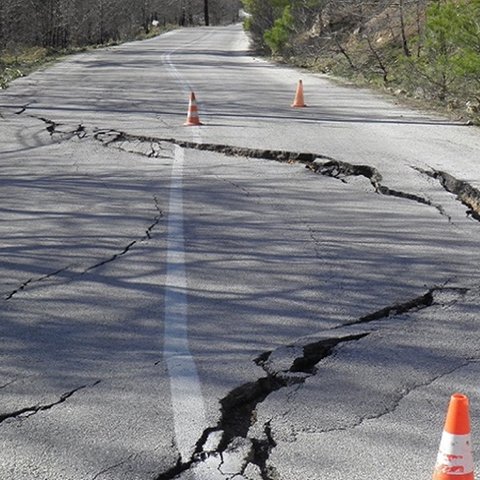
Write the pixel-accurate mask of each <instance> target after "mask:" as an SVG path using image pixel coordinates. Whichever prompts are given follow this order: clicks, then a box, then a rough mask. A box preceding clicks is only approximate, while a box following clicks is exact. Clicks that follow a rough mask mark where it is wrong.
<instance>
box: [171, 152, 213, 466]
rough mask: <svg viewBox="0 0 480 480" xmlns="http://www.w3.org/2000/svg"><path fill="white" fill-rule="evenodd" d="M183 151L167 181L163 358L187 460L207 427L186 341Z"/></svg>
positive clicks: (178, 435) (178, 437)
mask: <svg viewBox="0 0 480 480" xmlns="http://www.w3.org/2000/svg"><path fill="white" fill-rule="evenodd" d="M183 164H184V151H183V149H182V148H180V147H175V155H174V160H173V166H172V177H171V184H170V200H169V210H168V211H169V214H168V232H167V235H168V238H167V274H166V280H165V332H164V359H165V361H166V363H167V368H168V374H169V376H170V388H171V399H172V409H173V421H174V429H175V437H176V443H177V448H178V451H179V452H180V455H181V460H182V461H188V460H190V458H191V456H192V455H193V453H194V450H195V443H196V441H197V440H198V439H199V438H200V437H201V435H202V433H203V431H204V430H205V429H206V428H207V420H206V415H205V406H204V401H203V396H202V391H201V387H200V380H199V377H198V373H197V367H196V365H195V361H194V359H193V357H192V355H191V353H190V348H189V342H188V303H187V278H186V272H185V246H184V229H183V180H182V176H183Z"/></svg>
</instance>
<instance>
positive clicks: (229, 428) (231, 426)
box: [156, 332, 369, 480]
mask: <svg viewBox="0 0 480 480" xmlns="http://www.w3.org/2000/svg"><path fill="white" fill-rule="evenodd" d="M368 334H369V333H368V332H362V333H357V334H352V335H344V336H339V337H337V338H325V339H321V340H318V341H315V342H312V343H307V344H305V345H303V348H302V351H303V354H302V356H300V357H298V358H296V359H295V360H294V361H293V362H292V364H291V366H290V368H289V369H287V370H285V371H278V372H272V371H271V369H268V368H264V370H265V372H266V374H267V375H266V376H265V377H261V378H259V379H258V380H256V381H254V382H248V383H246V384H244V385H241V386H239V387H237V388H235V389H234V390H232V391H231V392H230V393H229V394H228V395H227V396H226V397H224V398H223V399H222V400H221V401H220V406H221V417H220V420H219V422H218V424H217V426H215V427H209V428H208V429H206V430H205V431H204V432H203V434H202V436H201V438H200V439H199V441H198V442H197V444H196V449H195V453H194V454H193V456H192V458H191V459H190V460H189V461H187V462H181V459H178V461H177V463H176V465H175V466H174V467H172V468H171V469H169V470H168V471H166V472H164V473H162V474H160V475H159V476H158V477H157V479H156V480H171V479H173V478H175V477H178V476H179V475H181V474H182V473H183V472H185V471H186V470H188V469H190V468H192V467H195V466H196V465H198V464H200V463H201V462H204V461H206V460H208V459H209V458H211V457H217V456H218V457H220V458H222V459H223V455H224V454H225V453H226V452H227V451H228V450H229V449H230V450H232V449H233V448H232V445H234V444H235V442H236V441H237V440H238V439H239V438H243V439H247V440H249V441H250V442H251V446H250V451H249V452H248V455H247V458H246V459H244V460H245V461H244V463H245V467H246V465H247V464H248V463H252V464H255V465H256V466H257V467H258V468H259V470H260V472H261V475H262V478H263V479H264V480H272V479H273V478H274V477H275V475H274V472H273V471H272V468H271V466H269V465H268V458H269V455H270V452H271V451H272V449H273V448H275V446H276V443H275V440H274V438H273V435H272V431H271V427H270V424H269V422H267V423H266V424H265V425H264V427H263V432H264V437H263V438H249V437H248V433H249V431H250V428H251V427H252V425H254V424H255V423H256V421H257V420H256V409H257V406H258V405H259V404H260V403H262V402H263V401H264V400H265V399H266V398H267V397H268V396H269V395H270V394H271V393H273V392H275V391H277V390H280V389H281V388H284V387H288V386H291V385H294V384H300V383H304V382H305V381H306V379H307V378H309V377H310V376H312V375H314V374H315V371H316V370H315V365H317V364H318V363H319V362H320V361H321V360H323V359H324V358H326V357H328V356H329V355H331V354H332V352H333V351H334V349H335V347H336V346H338V345H339V344H341V343H344V342H349V341H356V340H360V339H361V338H363V337H365V336H367V335H368ZM271 353H272V352H265V353H264V354H262V355H260V356H259V357H257V359H255V363H256V364H257V365H259V366H261V367H264V365H265V363H266V362H267V361H268V359H269V357H270V355H271ZM298 372H302V373H305V375H303V376H299V375H295V374H296V373H298ZM289 374H291V375H289ZM215 433H219V434H221V438H220V440H219V442H218V445H217V446H216V448H215V449H214V450H209V451H206V450H205V446H206V444H207V441H208V440H209V438H210V436H211V435H212V434H215ZM222 463H223V460H222ZM222 463H221V464H220V467H219V469H220V471H221V466H222ZM238 473H239V474H241V473H242V472H238ZM224 475H225V476H226V477H227V474H224Z"/></svg>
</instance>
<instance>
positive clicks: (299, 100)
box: [292, 80, 306, 108]
mask: <svg viewBox="0 0 480 480" xmlns="http://www.w3.org/2000/svg"><path fill="white" fill-rule="evenodd" d="M292 107H293V108H303V107H306V105H305V100H304V99H303V82H302V81H301V80H299V81H298V85H297V92H296V93H295V100H294V101H293V103H292Z"/></svg>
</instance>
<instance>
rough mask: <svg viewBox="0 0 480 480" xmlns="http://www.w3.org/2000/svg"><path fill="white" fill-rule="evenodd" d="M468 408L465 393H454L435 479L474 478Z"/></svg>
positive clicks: (441, 443) (471, 479) (457, 479)
mask: <svg viewBox="0 0 480 480" xmlns="http://www.w3.org/2000/svg"><path fill="white" fill-rule="evenodd" d="M468 408H469V407H468V398H467V397H466V396H465V395H462V394H461V393H455V394H453V395H452V397H451V398H450V404H449V406H448V411H447V418H446V421H445V427H444V430H443V433H442V439H441V441H440V448H439V450H438V456H437V462H436V464H435V469H434V472H433V480H474V474H473V471H474V467H473V455H472V441H471V438H470V414H469V411H468Z"/></svg>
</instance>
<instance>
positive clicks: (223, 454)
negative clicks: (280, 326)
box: [0, 112, 480, 480]
mask: <svg viewBox="0 0 480 480" xmlns="http://www.w3.org/2000/svg"><path fill="white" fill-rule="evenodd" d="M22 113H23V112H22ZM40 120H42V121H43V122H44V123H46V124H47V131H48V133H49V134H50V136H51V137H52V138H58V137H57V136H59V138H60V139H61V141H63V140H70V139H71V138H74V137H76V138H78V139H81V140H84V139H87V138H91V139H93V140H95V141H97V142H100V143H101V144H102V145H104V146H105V147H113V148H118V149H120V150H124V151H128V152H130V153H136V154H140V155H145V156H147V157H150V158H159V157H162V156H164V155H165V156H169V152H170V151H171V148H172V146H174V145H177V146H179V147H182V148H186V149H194V150H201V151H210V152H215V153H220V154H224V155H228V156H241V157H246V158H253V159H255V158H258V159H264V160H275V161H279V162H291V163H303V164H305V165H306V167H307V168H308V169H310V170H311V171H313V172H314V173H316V174H320V175H323V176H329V177H333V178H337V179H339V180H342V181H344V180H345V178H347V177H349V176H362V177H364V178H366V179H368V180H369V182H370V183H371V185H372V187H373V189H374V191H375V192H376V193H378V194H381V195H387V196H393V197H398V198H403V199H406V200H410V201H414V202H417V203H420V204H422V205H426V206H429V207H433V208H435V209H436V210H437V211H438V212H439V213H440V214H441V215H444V216H445V212H444V210H443V208H442V207H441V206H440V205H436V204H433V203H432V202H431V201H430V200H429V199H427V198H424V197H422V196H419V195H416V194H411V193H408V192H401V191H398V190H394V189H391V188H389V187H387V186H385V185H383V183H382V180H383V179H382V175H381V173H380V172H379V171H378V169H376V168H374V167H371V166H368V165H354V164H350V163H346V162H339V161H337V160H334V159H332V158H329V157H326V156H323V155H321V154H313V153H304V152H290V151H280V150H262V149H249V148H243V147H234V146H230V145H219V144H208V143H197V142H191V141H183V140H177V139H173V138H154V137H145V136H135V135H131V134H127V133H125V132H120V131H117V130H112V129H101V130H94V131H92V132H90V131H88V130H87V129H86V128H85V127H84V126H83V125H79V126H78V127H76V128H75V129H73V130H68V129H67V130H65V129H61V128H60V127H61V126H60V125H59V124H56V123H55V122H52V121H49V120H47V119H44V118H40ZM419 171H420V170H419ZM420 173H424V174H428V175H429V176H431V177H432V178H435V179H438V180H439V181H440V183H441V185H442V186H443V188H444V189H445V190H447V191H449V192H451V193H454V194H455V195H457V199H458V200H459V201H461V202H462V203H463V204H465V205H466V206H467V207H468V208H469V213H470V214H471V215H472V216H473V217H474V218H475V219H476V220H480V192H479V191H478V190H477V189H475V188H474V187H473V186H472V185H470V184H468V183H467V182H464V181H460V180H457V179H456V178H454V177H453V176H452V175H450V174H447V173H445V172H440V171H435V170H432V171H431V172H425V171H421V172H420ZM156 203H157V202H156ZM157 208H158V203H157ZM158 210H159V215H158V217H156V219H155V222H157V223H158V221H159V220H160V218H161V216H162V214H161V211H160V209H159V208H158ZM155 222H154V225H155V224H156V223H155ZM153 228H154V227H153V226H152V227H151V228H149V229H147V233H146V238H150V232H151V230H152V229H153ZM141 241H143V240H141ZM135 243H136V241H134V242H132V243H130V244H129V245H128V246H127V248H126V249H125V250H124V251H122V252H121V253H119V254H116V255H114V256H113V257H111V258H110V259H107V260H105V261H104V262H102V263H98V264H96V265H94V266H92V267H90V268H89V269H87V270H86V271H88V270H90V269H92V268H96V267H98V266H100V265H103V264H105V263H108V262H109V261H113V260H115V259H116V258H118V257H119V256H121V255H124V254H125V253H127V252H128V250H129V249H130V248H131V247H132V246H133V245H134V244H135ZM27 284H28V282H27ZM27 284H26V285H24V286H23V287H21V288H20V289H19V290H21V289H23V288H25V287H26V286H27ZM446 290H448V291H449V292H450V293H453V294H455V295H457V296H458V297H461V296H462V295H465V294H466V293H467V292H468V291H469V289H468V288H450V287H445V286H440V287H438V286H435V287H432V288H430V289H429V290H428V291H427V292H426V293H423V294H421V295H419V296H417V297H415V298H413V299H410V300H407V301H405V302H401V303H397V304H394V305H390V306H386V307H384V308H382V309H380V310H377V311H375V312H372V313H370V314H368V315H364V316H363V317H361V318H358V319H356V320H352V321H351V322H350V323H346V324H343V325H341V326H338V327H335V328H332V329H331V330H330V331H326V332H321V333H320V334H319V335H318V336H317V337H315V338H314V339H313V338H310V339H307V340H305V339H304V340H302V341H298V342H296V343H293V344H290V345H286V346H283V347H279V348H277V349H276V350H274V351H269V352H264V353H263V354H262V355H260V356H258V357H257V358H256V359H255V363H256V364H257V365H258V366H260V367H261V368H262V369H263V370H264V372H265V374H266V375H265V376H263V377H261V378H259V379H257V380H255V381H252V382H249V383H246V384H244V385H241V386H239V387H237V388H235V389H234V390H232V391H231V392H230V393H229V394H228V395H227V396H225V397H224V398H223V399H222V400H221V401H220V405H219V408H220V420H219V421H218V423H217V425H215V426H213V427H209V428H207V429H206V430H205V431H204V432H203V434H202V436H201V437H200V438H199V439H198V441H197V443H196V448H195V452H194V454H193V455H192V457H191V458H190V459H188V460H185V459H181V458H179V459H178V461H177V463H176V465H174V466H173V467H172V468H170V469H168V470H167V471H165V472H163V473H161V474H159V475H158V476H157V480H171V479H174V478H179V479H181V478H183V476H184V475H186V474H187V473H188V472H190V471H193V472H195V471H196V470H201V469H206V471H207V472H211V475H209V477H210V478H212V480H214V479H215V478H217V477H218V478H222V479H233V478H237V479H241V478H250V476H249V475H247V473H246V472H248V471H251V472H253V473H252V478H262V479H264V480H273V479H275V477H276V473H275V471H274V469H272V466H271V465H269V462H268V460H269V456H270V454H271V452H272V450H273V449H274V448H275V447H276V442H275V439H274V435H273V433H272V427H271V421H267V422H266V423H264V425H261V426H260V428H257V429H256V431H257V432H258V431H261V432H262V435H261V436H259V435H258V434H252V426H253V425H254V424H255V423H256V421H257V420H256V410H257V408H258V406H259V405H260V404H261V403H262V402H264V401H265V400H266V399H267V398H268V397H269V395H270V394H272V393H273V392H276V391H278V390H280V389H282V388H286V387H290V386H293V385H301V384H303V383H304V382H305V381H306V380H307V379H308V378H310V377H311V376H313V375H315V374H316V372H317V365H318V364H319V363H320V362H321V361H322V360H324V359H325V358H327V357H328V356H330V355H332V354H333V353H334V352H335V351H336V348H337V347H338V346H339V345H341V344H343V343H346V342H353V341H361V340H362V339H363V338H364V337H367V336H368V335H369V334H370V333H371V331H372V329H374V328H376V327H375V326H373V325H372V326H371V328H370V329H369V328H367V327H366V324H369V323H372V322H375V321H379V320H384V319H387V318H391V317H395V316H399V315H404V314H408V313H410V312H415V311H418V310H421V309H425V308H429V307H431V306H432V305H435V304H438V302H436V300H435V297H436V295H437V294H439V293H442V292H445V291H446ZM457 368H460V367H458V366H455V367H454V368H453V369H452V371H455V370H456V369H457ZM448 373H449V372H447V373H445V372H442V373H441V374H439V375H438V376H436V377H434V378H433V379H432V378H430V379H429V380H428V383H431V382H432V381H435V380H436V379H438V378H439V377H440V376H442V375H445V374H448ZM428 383H423V384H422V385H426V384H428ZM422 385H416V386H415V387H412V388H411V389H410V391H411V390H412V389H413V388H418V387H419V386H422ZM81 388H85V387H81ZM77 390H78V389H77ZM77 390H75V391H77ZM75 391H73V392H72V393H70V395H71V394H73V393H75ZM408 393H409V391H404V392H402V395H398V396H397V397H396V398H395V399H394V400H392V402H391V404H390V405H388V406H386V407H385V409H384V410H383V411H382V412H377V413H374V414H372V415H369V416H367V417H365V418H362V419H360V420H359V422H358V423H357V425H360V424H361V423H362V422H364V421H365V420H367V419H372V418H379V417H380V416H382V415H385V414H387V413H389V412H392V411H393V410H394V409H395V408H396V407H397V406H398V404H399V402H400V400H401V399H402V398H403V397H404V396H405V395H406V394H408ZM62 397H63V396H62ZM66 398H68V397H66ZM61 401H64V399H63V400H62V399H60V402H61ZM60 402H57V403H60ZM57 403H53V404H52V405H50V406H40V407H38V409H37V410H38V411H40V410H43V409H47V408H51V407H52V406H54V405H56V404H57ZM33 408H37V407H33ZM29 411H32V410H29V409H27V410H22V411H18V412H12V414H4V416H5V415H8V416H5V418H3V417H2V416H0V422H1V421H3V420H5V419H6V418H10V417H11V416H18V415H22V414H25V413H28V412H29ZM32 413H35V411H34V410H33V411H32ZM349 428H351V427H349ZM212 472H214V474H213V473H212Z"/></svg>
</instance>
